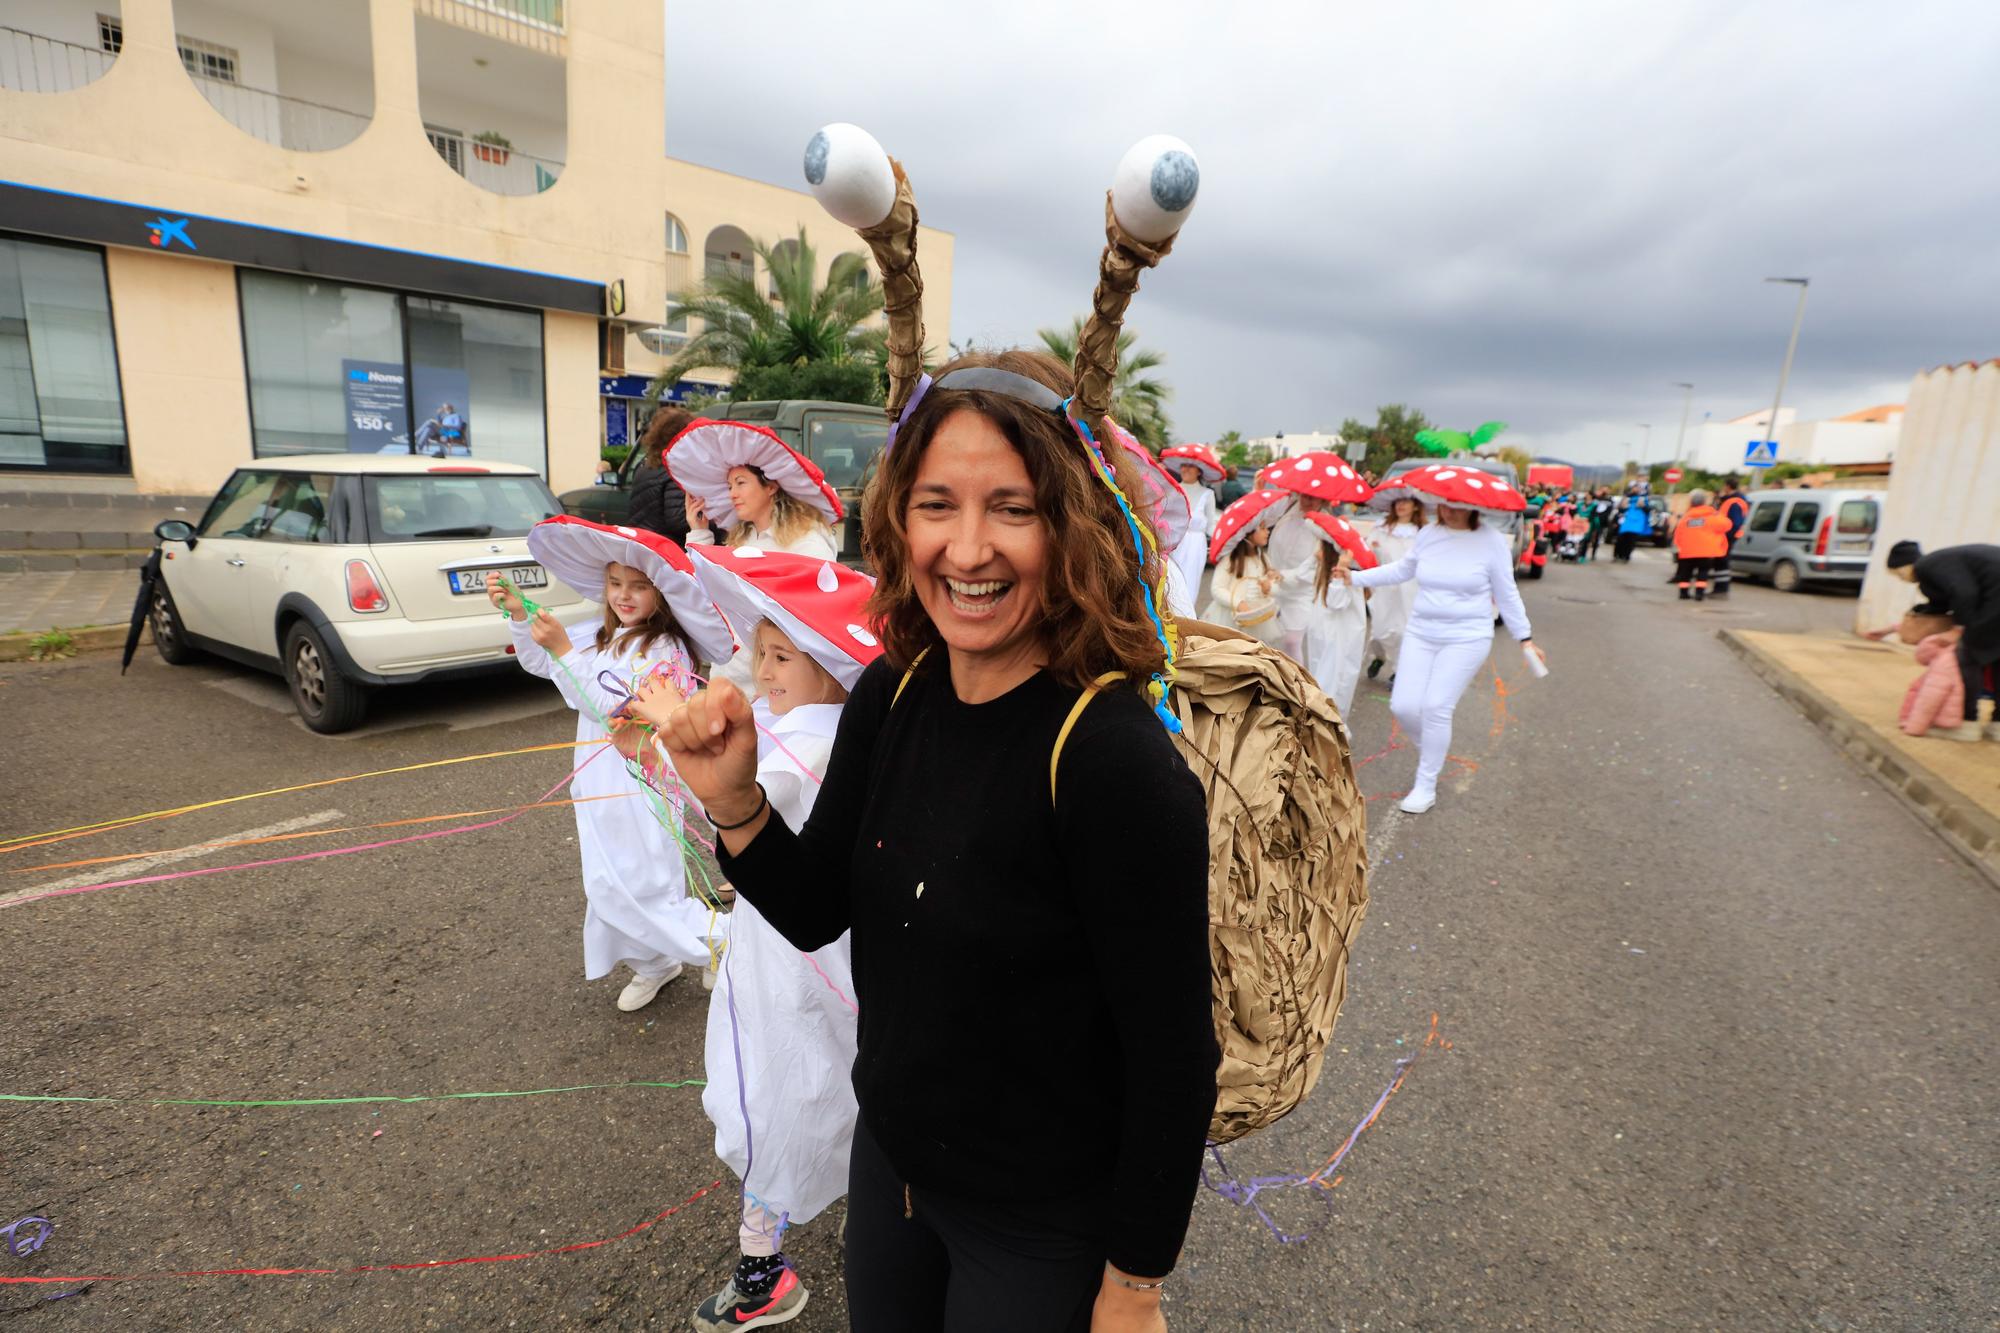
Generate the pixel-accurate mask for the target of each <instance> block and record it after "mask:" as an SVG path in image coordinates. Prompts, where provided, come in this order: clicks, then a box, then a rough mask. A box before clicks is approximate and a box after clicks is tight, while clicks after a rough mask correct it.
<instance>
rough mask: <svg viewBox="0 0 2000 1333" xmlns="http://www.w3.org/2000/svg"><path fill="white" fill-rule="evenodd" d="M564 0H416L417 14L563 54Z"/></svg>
mask: <svg viewBox="0 0 2000 1333" xmlns="http://www.w3.org/2000/svg"><path fill="white" fill-rule="evenodd" d="M563 9H564V0H417V13H419V14H422V15H424V16H425V17H426V18H433V19H436V20H438V21H439V22H441V23H449V24H451V25H453V26H454V27H459V28H464V29H467V30H468V31H471V32H477V33H483V34H485V35H486V36H488V37H492V38H496V39H498V40H499V41H503V42H512V43H513V44H514V45H516V46H525V47H527V48H528V49H530V50H533V51H542V52H545V53H547V54H549V55H552V56H560V55H563V54H565V47H564V41H563V34H564V32H565V31H566V30H567V28H566V21H565V17H564V13H563Z"/></svg>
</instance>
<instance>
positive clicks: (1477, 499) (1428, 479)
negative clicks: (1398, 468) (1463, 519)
mask: <svg viewBox="0 0 2000 1333" xmlns="http://www.w3.org/2000/svg"><path fill="white" fill-rule="evenodd" d="M1406 494H1416V495H1421V496H1425V497H1426V498H1428V499H1430V500H1431V501H1432V502H1433V503H1436V504H1447V505H1455V506H1456V507H1458V508H1460V509H1477V510H1478V511H1480V512H1481V513H1483V514H1495V515H1501V514H1518V513H1520V512H1521V511H1522V510H1524V509H1526V508H1527V507H1528V502H1527V500H1526V498H1524V497H1523V496H1522V494H1521V493H1520V492H1519V491H1517V490H1515V489H1514V487H1513V485H1512V484H1510V483H1509V482H1508V481H1507V479H1506V478H1504V477H1497V476H1495V475H1494V474H1492V473H1491V472H1481V471H1480V470H1479V469H1478V468H1476V467H1466V466H1464V465H1463V464H1460V463H1426V464H1424V465H1423V466H1422V467H1414V468H1411V469H1410V470H1409V471H1408V472H1405V473H1402V474H1401V475H1399V476H1397V477H1396V478H1395V479H1393V480H1391V481H1385V482H1383V483H1382V484H1381V485H1380V486H1377V487H1376V488H1375V494H1374V495H1373V496H1372V497H1370V499H1369V504H1370V505H1371V506H1372V507H1373V508H1376V509H1387V508H1389V507H1390V505H1392V504H1394V503H1395V502H1396V500H1397V498H1398V497H1399V496H1401V495H1406Z"/></svg>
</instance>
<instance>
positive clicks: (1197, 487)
mask: <svg viewBox="0 0 2000 1333" xmlns="http://www.w3.org/2000/svg"><path fill="white" fill-rule="evenodd" d="M1181 489H1182V490H1183V491H1186V492H1187V498H1188V510H1189V517H1188V530H1187V536H1185V537H1183V538H1181V544H1180V545H1179V546H1176V547H1175V548H1174V551H1173V563H1174V564H1176V565H1178V566H1179V567H1180V572H1181V581H1182V582H1183V583H1184V584H1185V585H1186V586H1187V589H1188V600H1189V601H1190V602H1192V601H1193V600H1194V598H1195V597H1196V596H1197V595H1198V594H1199V592H1200V590H1201V572H1202V570H1203V569H1204V568H1206V564H1207V558H1208V539H1209V538H1210V537H1212V536H1214V535H1215V492H1214V491H1211V490H1210V489H1208V487H1206V486H1204V485H1202V484H1201V483H1200V482H1198V481H1192V482H1188V481H1184V482H1182V483H1181Z"/></svg>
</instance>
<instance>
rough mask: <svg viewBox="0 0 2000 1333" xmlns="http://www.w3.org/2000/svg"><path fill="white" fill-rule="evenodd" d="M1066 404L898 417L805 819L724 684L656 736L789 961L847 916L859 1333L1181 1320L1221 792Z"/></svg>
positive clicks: (980, 376)
mask: <svg viewBox="0 0 2000 1333" xmlns="http://www.w3.org/2000/svg"><path fill="white" fill-rule="evenodd" d="M1069 393H1070V375H1069V372H1068V370H1067V369H1066V368H1064V367H1063V366H1062V365H1061V364H1060V363H1059V362H1056V361H1054V360H1053V359H1052V358H1049V357H1046V356H1043V355H1040V354H1037V353H1028V352H1006V353H1000V354H998V355H975V356H968V357H963V358H960V359H959V360H958V361H956V362H954V363H952V365H951V366H948V367H946V369H945V370H944V371H943V372H942V373H941V374H940V375H939V377H938V380H937V382H936V384H935V385H934V386H932V387H931V388H930V389H929V391H928V392H927V393H926V394H924V396H923V397H922V398H921V400H920V401H919V402H918V403H917V405H916V407H915V408H914V410H913V411H912V412H911V413H910V415H909V417H908V419H907V420H906V421H905V422H904V423H903V425H902V426H901V428H900V430H899V432H898V436H897V439H896V442H895V445H894V448H893V449H892V450H891V452H890V453H889V454H888V456H887V457H886V458H885V460H884V463H883V465H882V469H881V474H880V476H879V477H878V479H877V482H876V486H875V489H874V490H873V491H871V494H870V498H869V502H868V504H867V507H866V514H865V522H866V530H867V537H868V542H869V547H870V549H871V552H872V553H873V554H874V556H875V559H876V562H877V564H878V566H879V569H880V574H881V579H880V583H879V584H878V587H877V590H876V596H875V600H874V602H873V603H872V604H871V608H870V610H871V613H872V614H873V615H874V617H875V618H876V629H877V632H879V633H880V634H881V636H882V639H883V643H884V646H885V649H886V654H885V656H884V657H883V659H882V660H881V661H878V662H877V663H876V664H875V665H874V666H872V667H870V668H869V670H868V671H867V673H866V674H864V675H863V676H862V678H861V681H860V683H859V684H858V685H857V687H856V688H855V690H854V693H853V695H852V696H851V698H850V700H849V702H848V705H847V710H846V712H845V714H844V715H843V716H842V718H841V723H840V732H839V736H838V738H837V739H836V741H835V743H834V748H833V755H832V758H831V760H830V761H829V764H828V767H827V772H826V775H825V784H824V787H823V788H822V791H821V794H820V797H819V801H818V804H817V805H816V806H815V808H814V811H813V814H812V818H811V819H810V821H809V822H808V823H807V824H806V826H805V828H804V829H803V830H802V831H801V832H800V833H798V834H796V835H794V834H792V833H791V832H790V831H789V830H788V829H787V828H786V827H785V825H784V823H783V821H781V820H774V819H771V818H769V813H768V806H767V805H766V803H765V801H764V798H763V794H762V792H761V791H760V790H759V789H758V788H757V786H756V784H755V774H756V751H757V746H756V737H755V734H754V730H753V728H752V726H751V722H750V711H749V706H748V704H747V703H746V702H745V701H744V699H743V697H742V695H740V694H739V693H737V692H736V691H735V690H734V689H733V688H732V687H730V686H727V685H721V686H717V687H716V688H715V689H713V690H711V691H709V692H707V693H704V694H699V695H696V696H695V697H694V698H693V699H692V700H690V701H689V702H688V703H687V705H686V706H685V707H683V708H681V709H680V710H678V711H677V712H675V713H674V714H673V715H672V716H671V718H670V719H669V720H668V722H667V724H666V725H665V726H664V727H663V728H662V737H663V739H664V740H665V742H666V744H667V747H668V749H669V750H670V752H671V753H672V756H673V759H674V763H675V766H676V768H677V769H678V770H679V772H680V775H681V777H682V779H683V780H684V781H685V782H686V783H687V785H688V786H689V788H690V789H692V790H693V792H694V793H695V795H696V796H697V797H698V798H699V799H700V800H701V801H702V803H703V805H704V806H705V807H706V809H707V811H708V813H709V816H710V818H711V819H713V820H714V821H715V823H716V825H717V827H718V829H720V830H721V843H722V853H721V860H722V866H723V869H724V870H725V871H726V872H727V873H728V876H729V879H730V881H731V882H732V883H733V884H735V886H736V887H737V889H738V891H739V892H741V893H742V894H743V896H744V897H746V898H748V899H749V900H750V901H751V902H753V903H755V904H756V905H757V907H758V908H759V910H761V911H762V912H763V913H764V914H765V915H766V916H767V917H769V918H770V920H771V921H772V922H773V923H775V924H776V925H777V927H778V928H779V929H780V930H781V931H783V932H784V933H785V935H786V936H787V937H788V938H789V939H790V940H791V942H792V943H793V944H795V945H796V946H798V947H799V948H801V949H812V948H816V947H818V946H820V945H822V944H825V943H826V942H828V941H830V940H832V939H834V938H835V937H837V936H838V935H839V934H840V933H841V932H842V931H843V930H848V929H852V931H853V947H854V972H855V987H856V990H857V991H858V992H859V994H858V996H857V998H858V1000H859V1003H860V1009H861V1029H860V1055H859V1058H858V1060H857V1061H856V1063H855V1068H854V1086H855V1093H856V1096H857V1098H858V1100H859V1102H860V1107H861V1125H860V1129H859V1131H858V1132H857V1134H856V1139H855V1145H854V1154H853V1162H852V1167H851V1182H850V1192H849V1205H848V1207H849V1222H848V1239H847V1247H848V1254H847V1280H848V1302H849V1308H850V1311H851V1317H852V1320H853V1324H854V1327H856V1328H859V1329H866V1330H869V1333H877V1331H878V1330H901V1329H910V1330H919V1329H921V1330H926V1331H930V1330H937V1329H947V1330H954V1331H957V1330H973V1329H994V1330H1000V1329H1007V1330H1042V1329H1076V1330H1084V1329H1089V1330H1093V1331H1094V1333H1114V1331H1123V1330H1147V1329H1159V1328H1163V1327H1164V1326H1165V1325H1164V1321H1163V1319H1162V1316H1161V1314H1160V1309H1159V1282H1160V1280H1161V1279H1163V1278H1164V1277H1165V1276H1166V1275H1167V1274H1168V1273H1169V1272H1170V1271H1171V1269H1172V1268H1173V1266H1174V1263H1175V1260H1176V1258H1177V1256H1178V1254H1179V1252H1180V1247H1181V1242H1182V1240H1183V1238H1184V1236H1185V1234H1186V1230H1187V1223H1188V1214H1189V1211H1190V1209H1191V1207H1192V1206H1193V1197H1194V1190H1195V1185H1196V1179H1197V1175H1198V1172H1199V1169H1200V1159H1201V1153H1202V1150H1203V1144H1204V1141H1205V1137H1206V1133H1207V1128H1208V1122H1209V1117H1210V1114H1211V1112H1212V1111H1213V1108H1214V1102H1215V1069H1216V1062H1217V1051H1216V1045H1215V1036H1214V1026H1213V1018H1212V1013H1211V999H1210V978H1209V956H1208V892H1207V883H1208V845H1207V836H1206V829H1207V820H1206V814H1205V810H1204V807H1203V800H1202V793H1201V788H1200V786H1199V784H1198V783H1197V782H1196V781H1195V779H1194V777H1193V776H1192V775H1191V774H1190V773H1189V772H1188V770H1187V768H1186V766H1185V764H1184V763H1183V762H1182V760H1181V759H1180V757H1179V755H1178V753H1177V752H1176V750H1175V749H1174V746H1173V744H1172V742H1171V740H1170V739H1169V737H1168V735H1167V732H1166V730H1165V729H1164V727H1163V726H1162V725H1161V722H1160V720H1159V719H1158V718H1157V717H1156V716H1155V715H1154V713H1153V711H1152V709H1151V707H1150V706H1149V705H1148V703H1147V701H1146V699H1145V698H1144V696H1143V695H1142V694H1141V693H1140V691H1139V688H1138V686H1137V685H1135V684H1133V682H1144V681H1146V680H1147V679H1149V678H1150V677H1151V676H1152V675H1153V673H1155V672H1158V671H1160V670H1161V668H1162V662H1163V657H1164V654H1163V651H1162V649H1161V646H1160V644H1159V642H1158V640H1157V639H1156V638H1155V635H1154V630H1153V626H1152V622H1151V620H1150V619H1149V617H1148V614H1147V610H1146V606H1145V603H1144V602H1143V601H1142V593H1141V589H1140V585H1139V583H1138V581H1137V580H1136V579H1135V577H1134V561H1133V554H1132V547H1131V545H1130V541H1131V538H1130V534H1129V530H1128V529H1127V528H1126V526H1125V520H1124V518H1123V516H1122V514H1121V513H1120V511H1119V510H1118V508H1117V505H1116V502H1115V500H1114V499H1113V497H1112V496H1111V493H1110V491H1109V490H1108V488H1106V487H1104V486H1103V485H1101V484H1100V482H1099V481H1098V480H1097V479H1096V478H1095V477H1094V476H1093V474H1092V472H1091V470H1090V463H1089V461H1088V454H1087V451H1086V447H1085V446H1084V445H1083V443H1082V442H1081V441H1080V440H1079V439H1078V437H1077V434H1076V433H1075V432H1074V431H1073V430H1072V428H1071V426H1070V424H1069V423H1068V421H1067V420H1066V419H1065V417H1064V416H1063V414H1062V407H1061V404H1062V400H1063V399H1064V398H1065V397H1066V396H1067V395H1068V394H1069ZM1111 452H1113V453H1120V452H1122V451H1118V450H1113V451H1111ZM1114 466H1117V467H1119V468H1120V480H1121V483H1122V484H1123V485H1124V488H1125V489H1126V491H1127V493H1128V494H1137V493H1138V492H1137V491H1136V490H1135V489H1134V487H1133V484H1132V483H1133V480H1134V479H1133V478H1132V477H1131V475H1130V472H1129V465H1124V464H1122V460H1120V461H1119V463H1118V464H1114ZM1157 559H1158V557H1157V556H1155V557H1153V560H1154V561H1157ZM1159 572H1160V571H1159V570H1158V569H1149V570H1148V571H1147V576H1148V578H1149V580H1150V579H1151V578H1153V577H1156V576H1157V575H1158V574H1159ZM1109 672H1119V673H1122V681H1121V683H1118V684H1107V685H1106V687H1105V688H1104V689H1103V691H1102V693H1101V694H1100V695H1098V696H1097V697H1095V698H1094V700H1093V701H1092V702H1091V703H1090V705H1089V706H1088V707H1087V708H1085V709H1084V710H1083V711H1082V713H1081V714H1080V715H1078V716H1076V718H1075V721H1074V726H1073V727H1072V728H1071V729H1070V730H1069V731H1068V734H1067V736H1066V737H1064V738H1063V739H1062V740H1061V743H1060V746H1059V745H1058V736H1059V733H1061V732H1062V731H1063V730H1064V726H1065V721H1066V719H1070V718H1071V717H1072V710H1073V708H1074V707H1075V705H1076V704H1077V701H1078V699H1079V697H1080V696H1081V695H1082V694H1083V692H1084V691H1085V689H1086V687H1088V686H1090V685H1091V683H1092V682H1093V681H1095V680H1097V679H1099V678H1100V677H1101V676H1103V675H1104V674H1105V673H1109ZM1055 759H1059V762H1052V760H1055ZM1052 785H1053V793H1052V792H1051V786H1052Z"/></svg>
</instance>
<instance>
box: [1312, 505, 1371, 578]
mask: <svg viewBox="0 0 2000 1333" xmlns="http://www.w3.org/2000/svg"><path fill="white" fill-rule="evenodd" d="M1306 522H1308V523H1310V524H1312V525H1313V533H1314V535H1315V536H1317V537H1318V538H1319V539H1320V540H1321V541H1324V542H1331V543H1333V544H1334V545H1335V546H1338V547H1339V548H1340V549H1341V550H1343V551H1345V552H1347V553H1348V554H1349V555H1351V556H1353V557H1354V567H1355V568H1356V569H1373V568H1375V566H1376V565H1378V564H1380V563H1381V561H1379V560H1377V559H1376V558H1375V552H1373V551H1371V550H1369V549H1368V539H1367V538H1366V537H1363V536H1362V535H1361V529H1359V528H1357V527H1355V526H1354V525H1353V524H1352V523H1349V522H1348V521H1347V520H1346V519H1344V518H1342V517H1341V516H1340V515H1338V514H1307V515H1306Z"/></svg>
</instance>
